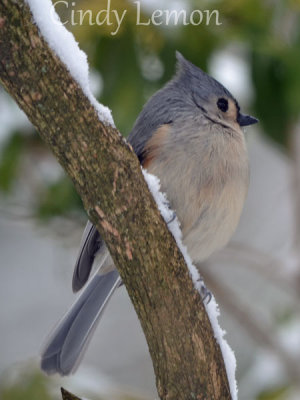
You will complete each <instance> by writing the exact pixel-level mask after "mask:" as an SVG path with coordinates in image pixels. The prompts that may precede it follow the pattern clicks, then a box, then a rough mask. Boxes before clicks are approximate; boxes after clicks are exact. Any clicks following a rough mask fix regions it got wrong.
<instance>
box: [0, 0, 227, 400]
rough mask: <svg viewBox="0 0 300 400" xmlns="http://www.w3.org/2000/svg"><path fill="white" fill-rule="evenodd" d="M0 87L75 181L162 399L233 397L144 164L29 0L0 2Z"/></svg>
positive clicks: (222, 361)
mask: <svg viewBox="0 0 300 400" xmlns="http://www.w3.org/2000/svg"><path fill="white" fill-rule="evenodd" d="M41 1H42V0H41ZM0 80H1V82H2V84H3V86H4V87H5V88H6V90H7V91H8V92H9V93H10V94H11V96H12V97H13V98H14V99H15V100H16V102H17V103H18V104H19V106H20V107H21V108H22V109H23V110H24V111H25V113H26V114H27V116H28V118H29V119H30V121H31V122H32V123H33V125H34V126H35V127H36V128H37V130H38V132H39V134H40V136H41V138H42V139H43V140H44V141H45V142H46V143H47V144H48V146H49V148H50V149H51V150H52V152H53V153H54V155H55V156H56V158H57V160H58V161H59V162H60V164H61V165H62V166H63V168H64V169H65V171H66V172H67V174H68V175H69V176H70V177H71V179H72V181H73V183H74V185H75V187H76V189H77V191H78V193H79V194H80V196H81V198H82V201H83V204H84V207H85V209H86V211H87V213H88V215H89V218H90V219H91V221H92V222H93V223H94V224H95V225H96V226H97V228H98V230H99V232H100V233H101V235H102V236H103V238H104V239H105V242H106V244H107V246H108V248H109V250H110V253H111V255H112V257H113V260H114V262H115V264H116V266H117V268H118V270H119V272H120V275H121V277H122V279H123V281H124V283H125V285H126V288H127V290H128V293H129V295H130V298H131V300H132V302H133V305H134V307H135V310H136V312H137V314H138V317H139V319H140V321H141V324H142V327H143V330H144V333H145V336H146V339H147V342H148V346H149V351H150V354H151V357H152V360H153V366H154V370H155V375H156V379H157V387H158V393H159V396H160V398H161V399H168V400H172V399H176V400H179V399H183V400H186V399H192V398H193V399H198V400H200V399H230V398H231V396H230V390H229V384H228V379H227V375H226V370H225V366H224V360H223V358H222V354H221V351H220V347H219V344H218V343H217V341H216V339H215V338H214V332H213V330H212V327H211V324H210V320H209V318H208V315H207V314H206V311H205V307H204V305H203V304H202V301H201V298H200V295H199V293H198V292H197V291H196V290H195V288H194V285H193V282H192V280H191V278H190V275H189V272H188V269H187V267H186V265H185V262H184V259H183V257H182V254H181V253H180V251H179V250H178V248H177V246H176V244H175V240H174V238H173V236H172V235H171V234H170V232H169V231H168V229H167V226H166V224H165V223H164V222H163V220H162V217H161V215H160V214H159V212H158V210H157V207H156V204H155V202H154V200H153V198H152V196H151V195H150V193H149V190H148V187H147V185H146V183H145V181H144V179H143V176H142V173H141V169H140V165H139V162H138V160H137V158H136V157H135V155H134V153H133V151H132V149H131V148H130V147H129V146H128V145H127V144H126V143H125V141H124V140H123V139H122V137H121V135H120V134H119V133H118V131H117V130H116V129H114V128H113V127H112V126H109V125H105V124H104V123H103V122H101V121H100V120H99V118H98V115H97V112H96V111H95V108H94V107H93V106H92V105H91V103H90V101H89V100H88V98H87V97H86V96H85V94H84V93H83V91H82V88H81V87H80V86H79V85H78V84H77V83H76V81H75V80H74V79H73V78H72V76H71V75H70V73H69V72H68V70H67V68H66V67H65V65H64V64H63V63H62V62H61V61H60V59H59V58H58V57H57V56H56V55H55V54H54V53H53V51H52V50H51V49H50V48H49V46H48V45H47V43H46V42H45V40H44V39H43V37H41V34H40V33H39V31H38V28H37V26H36V25H35V24H33V23H32V17H31V13H30V10H29V8H28V6H27V5H26V3H25V2H24V1H22V0H1V2H0Z"/></svg>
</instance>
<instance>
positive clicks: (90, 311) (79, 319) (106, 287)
mask: <svg viewBox="0 0 300 400" xmlns="http://www.w3.org/2000/svg"><path fill="white" fill-rule="evenodd" d="M120 282H121V278H120V276H119V274H118V271H117V270H116V269H115V270H112V271H110V272H108V273H107V274H105V275H98V274H96V275H95V276H94V277H93V278H92V279H91V282H90V283H89V285H88V286H87V287H86V288H85V290H84V291H83V292H82V294H81V295H80V296H79V298H78V299H77V301H76V302H75V303H74V305H73V306H72V308H71V309H70V311H69V312H68V313H67V314H66V315H65V316H64V317H63V318H62V320H61V321H60V322H59V324H58V326H57V327H56V328H55V329H54V332H53V333H52V334H51V335H50V338H49V339H48V342H47V344H46V346H45V347H44V349H43V351H42V355H41V368H42V370H43V371H44V372H46V373H47V374H54V373H57V372H58V373H59V374H60V375H69V374H70V373H72V372H75V370H76V368H77V366H78V365H79V363H80V361H81V359H82V356H83V354H84V352H85V350H86V348H87V345H88V344H89V340H90V338H91V336H92V334H93V333H94V330H95V328H96V326H97V322H98V321H99V319H100V317H101V315H102V313H103V310H104V308H105V306H106V304H107V303H108V301H109V299H110V297H111V296H112V294H113V293H114V291H115V289H116V288H117V287H118V286H119V285H120Z"/></svg>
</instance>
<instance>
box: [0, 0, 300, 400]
mask: <svg viewBox="0 0 300 400" xmlns="http://www.w3.org/2000/svg"><path fill="white" fill-rule="evenodd" d="M66 4H67V5H68V7H67V6H66ZM107 5H108V2H107V0H104V1H102V0H84V1H83V0H82V1H78V0H77V1H74V0H73V1H69V2H64V3H63V2H60V4H58V5H57V7H56V10H57V12H58V13H59V14H60V16H61V18H62V20H63V21H67V20H69V21H71V16H72V13H73V16H74V15H75V13H76V11H78V10H92V11H93V12H94V13H97V12H98V11H100V10H102V9H105V8H107ZM111 8H112V9H116V10H118V12H119V13H121V12H122V11H124V10H127V17H126V18H125V19H124V22H123V23H122V25H121V28H120V30H119V32H118V33H117V34H116V35H114V36H113V35H111V33H112V32H113V31H114V30H115V29H116V26H115V25H114V24H113V25H112V26H107V25H103V26H101V27H100V26H97V25H94V26H91V25H89V24H88V19H86V20H85V21H86V23H85V24H84V25H79V24H77V25H76V24H71V23H69V24H67V25H66V27H67V28H68V29H69V30H71V31H72V32H73V34H74V36H75V38H76V40H77V41H78V42H79V44H80V47H81V48H82V49H83V50H84V51H85V52H86V53H87V55H88V60H89V64H90V82H91V87H92V89H93V92H94V94H95V95H96V96H97V98H98V99H99V100H100V101H101V102H102V103H104V104H105V105H108V106H109V107H110V108H111V109H112V111H113V116H114V119H115V122H116V125H117V127H118V128H119V130H120V131H121V132H122V133H123V134H124V136H127V135H128V134H129V132H130V130H131V128H132V126H133V123H134V121H135V118H136V117H137V115H138V114H139V112H140V111H141V109H142V106H143V104H144V103H145V102H146V100H147V99H148V98H149V96H150V95H151V94H152V93H154V92H155V91H156V90H157V89H158V88H160V87H161V86H162V85H163V84H164V83H165V82H166V81H167V80H168V79H170V77H171V76H172V74H173V73H174V70H175V50H179V51H180V52H182V54H183V55H184V56H185V57H186V58H187V59H189V60H190V61H192V62H193V63H194V64H196V65H198V66H200V67H201V68H203V69H204V70H205V71H207V72H209V73H210V74H211V75H213V76H214V77H215V78H217V79H218V80H219V81H220V82H222V83H223V84H224V85H225V86H226V87H227V88H228V89H229V90H230V91H231V92H232V93H233V94H234V95H235V96H236V98H237V99H238V100H239V102H240V104H241V106H242V109H243V110H244V111H245V112H247V113H251V114H252V115H254V116H255V117H257V118H259V120H260V124H259V125H255V126H254V127H251V128H249V129H248V130H247V131H246V138H247V142H248V148H249V156H250V164H251V184H250V190H249V195H248V199H247V203H246V206H245V209H244V213H243V215H242V219H241V222H240V225H239V228H238V230H237V232H236V234H235V236H234V238H233V240H232V241H231V243H230V244H229V246H228V247H227V248H226V249H225V250H223V251H222V252H220V253H218V254H216V255H215V256H214V257H212V258H211V259H210V260H209V262H208V263H206V265H204V266H203V268H202V273H203V276H204V278H205V281H206V283H207V286H208V287H209V288H210V289H211V290H212V291H213V293H214V295H215V297H216V300H217V302H218V303H219V305H220V309H221V318H220V322H221V326H222V327H223V328H224V329H225V330H226V331H227V340H228V342H229V344H230V345H231V347H232V348H233V350H234V351H235V354H236V358H237V363H238V364H237V365H238V368H237V380H238V387H239V398H240V399H241V400H253V399H255V400H267V399H268V400H275V399H276V400H282V399H284V400H296V399H299V398H300V390H299V384H300V301H299V300H300V250H299V249H300V247H299V245H300V24H299V22H300V21H299V15H300V1H299V0H263V1H262V0H243V1H237V0H226V1H225V0H223V1H222V0H220V1H217V0H216V1H213V0H210V1H205V0H203V1H188V0H179V1H173V0H168V1H166V0H159V1H157V0H142V1H141V11H142V18H145V19H146V18H149V15H151V14H152V12H153V11H154V10H156V9H161V10H177V11H180V10H182V9H184V10H186V12H187V14H188V15H189V13H190V12H191V11H192V10H194V9H200V10H218V11H219V22H221V23H222V25H216V23H214V19H213V18H212V20H211V23H210V24H208V25H207V24H206V23H205V22H203V23H202V24H201V25H199V26H193V25H183V24H182V23H181V24H180V23H179V24H178V25H176V26H174V24H173V25H172V24H170V25H169V26H166V25H165V24H162V25H161V26H155V25H153V24H151V25H149V26H136V4H134V2H132V1H129V0H122V1H121V0H111ZM111 15H112V14H111ZM112 21H114V20H113V19H112ZM85 221H86V215H85V212H84V210H83V208H82V204H81V201H80V199H79V197H78V196H77V194H76V193H75V191H74V189H73V186H72V184H71V182H70V181H69V179H68V178H67V177H66V176H65V174H64V173H63V171H62V169H61V168H60V167H59V165H58V164H57V162H56V161H55V159H54V158H53V157H52V155H51V154H50V152H49V151H48V149H47V148H46V146H45V145H44V143H43V142H42V141H41V140H40V139H39V136H38V135H37V133H36V132H35V131H34V129H33V127H32V126H31V125H30V123H29V122H28V121H27V119H26V117H25V115H24V114H23V113H22V112H21V111H20V110H19V109H18V108H17V106H16V105H15V104H14V102H13V101H12V100H11V99H10V97H9V96H8V95H7V94H6V93H5V91H4V90H3V88H2V87H0V238H1V240H0V254H1V261H0V271H1V280H0V304H1V307H0V332H1V341H0V355H1V356H0V398H1V399H3V400H8V399H9V400H19V399H20V400H21V399H22V400H26V399H31V400H32V399H33V400H35V399H37V400H38V399H46V400H47V399H49V400H50V399H58V398H60V395H59V386H60V385H63V386H64V387H66V389H69V390H71V391H73V392H75V393H76V394H78V395H84V397H88V396H90V397H91V398H95V399H110V400H114V399H116V400H118V399H154V398H157V394H156V389H155V378H154V375H153V369H152V364H151V360H150V357H149V353H148V349H147V345H146V342H145V340H144V337H143V333H142V332H141V328H140V326H139V322H138V320H137V317H136V315H135V313H134V310H133V307H132V305H131V303H130V300H129V298H128V296H127V293H126V291H125V288H124V287H123V288H121V289H119V290H118V291H117V293H116V294H115V295H114V297H113V299H112V301H111V303H110V304H109V306H108V308H107V312H106V313H105V315H104V317H103V319H102V320H101V324H100V325H99V327H98V329H97V331H96V333H95V335H94V338H93V341H92V342H91V344H90V347H89V349H88V351H87V354H86V356H85V358H84V359H83V362H82V364H81V366H80V368H79V370H78V371H77V373H76V374H75V375H74V376H72V377H71V378H64V379H58V378H49V377H45V376H43V375H42V374H41V373H40V372H39V370H38V361H39V360H38V354H39V351H40V348H41V345H42V343H43V341H44V340H45V338H46V336H47V334H48V333H49V331H50V330H51V328H52V327H53V325H54V324H55V323H56V321H57V320H58V319H59V318H60V317H61V316H62V314H63V313H64V312H65V311H66V310H67V308H68V306H69V305H70V304H71V303H72V302H73V301H74V295H73V294H72V291H71V277H72V272H73V271H72V269H73V265H74V261H75V259H76V249H77V247H78V245H79V242H80V237H81V233H82V230H83V228H84V225H85Z"/></svg>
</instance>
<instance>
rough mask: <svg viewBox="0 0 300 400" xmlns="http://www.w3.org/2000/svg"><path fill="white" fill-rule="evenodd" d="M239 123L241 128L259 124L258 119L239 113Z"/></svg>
mask: <svg viewBox="0 0 300 400" xmlns="http://www.w3.org/2000/svg"><path fill="white" fill-rule="evenodd" d="M237 122H238V123H239V124H240V126H248V125H253V124H256V123H257V122H258V119H256V118H254V117H250V115H244V114H241V113H239V115H238V117H237Z"/></svg>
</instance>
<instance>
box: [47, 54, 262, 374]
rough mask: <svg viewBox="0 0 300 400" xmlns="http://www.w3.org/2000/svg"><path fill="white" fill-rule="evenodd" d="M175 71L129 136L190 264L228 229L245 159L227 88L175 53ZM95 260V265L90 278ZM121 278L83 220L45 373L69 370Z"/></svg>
mask: <svg viewBox="0 0 300 400" xmlns="http://www.w3.org/2000/svg"><path fill="white" fill-rule="evenodd" d="M176 58H177V68H176V72H175V74H174V76H173V78H172V79H171V80H170V81H169V82H168V83H167V84H166V85H165V86H164V87H163V88H162V89H160V90H159V91H158V92H156V93H155V94H154V95H153V96H152V97H151V98H150V99H149V101H148V102H147V103H146V104H145V106H144V108H143V110H142V111H141V113H140V115H139V116H138V118H137V120H136V122H135V124H134V126H133V129H132V131H131V133H130V134H129V137H128V142H129V143H130V144H131V146H132V148H133V150H134V151H135V153H136V155H137V157H138V159H139V161H140V164H141V166H142V167H143V168H145V169H146V170H147V171H148V172H149V173H151V174H153V175H156V176H157V177H158V178H159V180H160V184H161V191H162V192H164V193H166V195H167V199H168V202H169V205H170V207H171V208H172V210H174V212H175V213H176V216H177V218H178V220H179V221H180V225H181V230H182V239H183V243H184V245H185V246H186V247H187V250H188V253H189V255H190V257H191V259H192V260H193V262H194V263H195V264H197V263H201V262H203V261H204V260H206V259H207V258H209V257H210V255H211V254H213V253H214V252H216V251H218V250H220V249H221V248H223V247H224V246H226V244H227V243H228V241H229V240H230V238H231V236H232V235H233V233H234V231H235V229H236V227H237V225H238V222H239V219H240V216H241V213H242V210H243V206H244V202H245V199H246V196H247V191H248V185H249V162H248V155H247V148H246V141H245V135H244V131H243V127H245V126H248V125H252V124H255V123H257V122H258V120H257V119H256V118H254V117H252V116H250V115H245V114H242V113H241V109H240V106H239V104H238V102H237V100H236V99H235V98H234V97H233V95H232V94H231V93H230V92H229V91H228V90H227V89H226V88H225V87H224V86H223V85H222V84H221V83H219V82H218V81H217V80H215V79H214V78H213V77H211V76H209V75H208V74H207V73H205V72H204V71H202V70H201V69H200V68H198V67H197V66H195V65H194V64H192V63H191V62H190V61H188V60H187V59H186V58H185V57H184V56H183V55H182V54H181V53H179V52H176ZM93 266H97V267H98V271H97V272H96V273H95V274H94V276H93V277H92V278H90V274H91V271H92V268H93ZM121 284H122V280H121V278H120V276H119V273H118V271H117V269H116V268H115V266H114V263H113V261H112V258H111V256H110V254H109V252H108V249H107V247H106V245H105V242H104V241H103V239H102V238H101V236H100V234H99V233H98V231H97V229H96V227H95V226H94V225H93V224H92V223H91V222H90V221H88V222H87V225H86V228H85V230H84V233H83V236H82V241H81V245H80V249H79V253H78V258H77V261H76V264H75V269H74V274H73V281H72V287H73V291H74V292H78V291H80V290H81V289H82V288H83V287H84V286H85V288H84V289H83V291H82V293H81V295H80V296H79V297H78V299H77V300H76V301H75V303H74V304H73V306H72V307H71V309H70V310H69V311H68V312H67V313H66V314H65V316H64V317H63V318H62V319H61V321H60V322H59V323H58V325H57V326H56V328H55V329H54V330H53V332H52V333H51V334H50V337H49V338H48V340H47V342H46V344H45V346H44V348H43V351H42V354H41V368H42V370H43V371H44V372H46V373H47V374H54V373H58V374H60V375H63V376H64V375H69V374H71V373H74V372H75V371H76V369H77V367H78V365H79V363H80V361H81V359H82V357H83V355H84V352H85V350H86V348H87V345H88V343H89V341H90V339H91V337H92V335H93V333H94V331H95V328H96V326H97V323H98V322H99V319H100V317H101V315H102V314H103V311H104V309H105V306H106V305H107V303H108V301H109V300H110V298H111V296H112V295H113V293H114V292H115V290H116V289H117V288H118V287H119V286H120V285H121Z"/></svg>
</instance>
